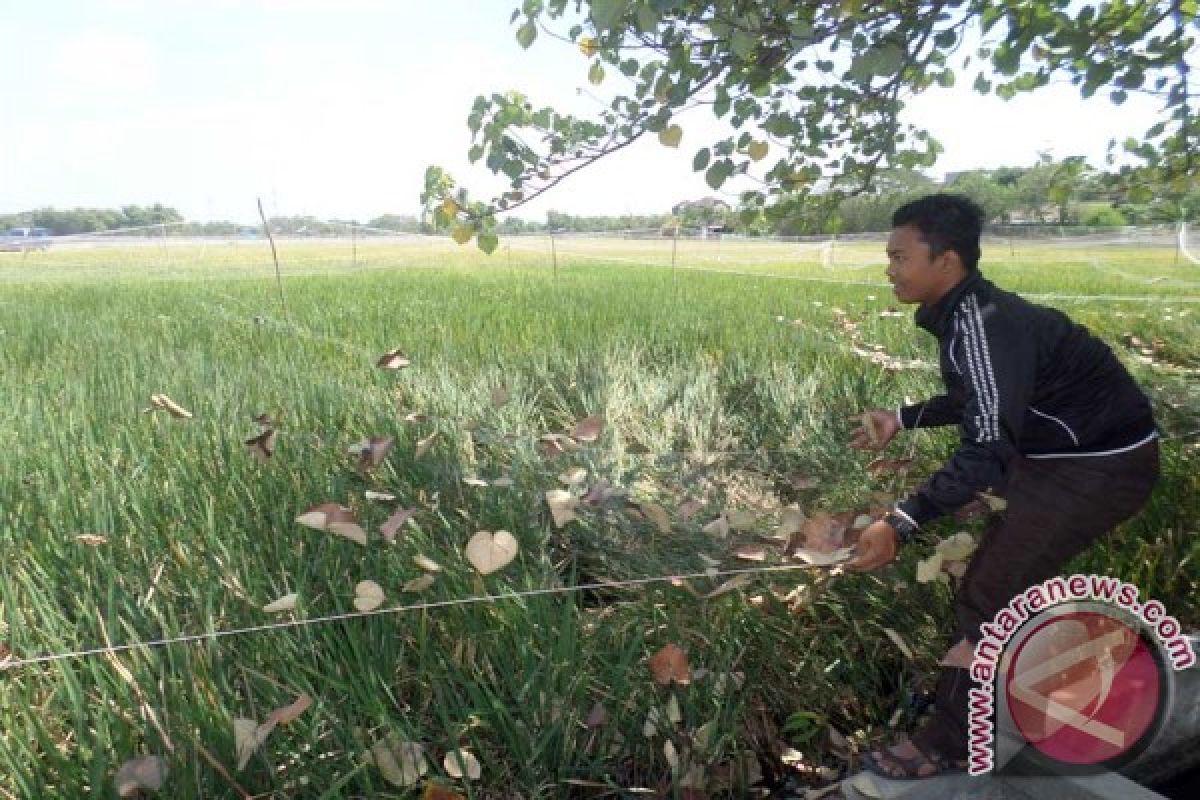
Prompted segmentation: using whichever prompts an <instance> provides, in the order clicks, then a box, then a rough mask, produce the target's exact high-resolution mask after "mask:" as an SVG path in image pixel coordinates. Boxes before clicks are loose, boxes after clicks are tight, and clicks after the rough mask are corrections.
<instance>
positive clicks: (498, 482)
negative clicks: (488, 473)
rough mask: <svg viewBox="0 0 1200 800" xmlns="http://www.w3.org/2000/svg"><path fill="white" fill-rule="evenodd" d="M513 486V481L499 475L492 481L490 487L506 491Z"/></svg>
mask: <svg viewBox="0 0 1200 800" xmlns="http://www.w3.org/2000/svg"><path fill="white" fill-rule="evenodd" d="M513 485H515V481H513V479H512V478H510V477H509V476H507V475H501V476H500V477H499V478H496V479H495V480H494V481H492V486H495V487H497V488H500V489H507V488H508V487H510V486H513Z"/></svg>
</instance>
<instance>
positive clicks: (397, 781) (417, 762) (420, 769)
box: [367, 734, 429, 787]
mask: <svg viewBox="0 0 1200 800" xmlns="http://www.w3.org/2000/svg"><path fill="white" fill-rule="evenodd" d="M367 762H368V763H372V764H374V765H375V766H376V767H378V768H379V772H380V774H381V775H383V779H384V780H386V781H387V782H388V783H390V784H392V785H393V786H401V787H404V786H412V785H413V784H415V783H416V782H417V781H419V780H421V776H423V775H424V774H425V773H426V772H428V771H429V762H428V761H427V760H426V759H425V748H424V747H422V746H421V745H420V744H418V743H416V742H406V741H404V740H403V739H401V738H400V737H399V736H398V735H396V734H390V735H389V736H388V737H387V738H385V739H382V740H380V741H378V742H376V743H375V744H373V745H371V749H370V750H369V751H368V752H367Z"/></svg>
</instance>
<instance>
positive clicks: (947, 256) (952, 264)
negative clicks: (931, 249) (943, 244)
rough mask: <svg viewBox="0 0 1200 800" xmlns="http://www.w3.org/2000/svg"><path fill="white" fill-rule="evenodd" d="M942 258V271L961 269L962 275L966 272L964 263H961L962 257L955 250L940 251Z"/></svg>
mask: <svg viewBox="0 0 1200 800" xmlns="http://www.w3.org/2000/svg"><path fill="white" fill-rule="evenodd" d="M942 258H943V259H944V260H943V261H942V271H943V272H954V271H957V270H961V271H962V273H963V274H964V275H965V274H966V272H967V267H966V265H965V264H963V261H962V257H961V256H959V254H958V251H957V250H947V251H945V252H944V253H942Z"/></svg>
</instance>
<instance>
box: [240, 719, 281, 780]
mask: <svg viewBox="0 0 1200 800" xmlns="http://www.w3.org/2000/svg"><path fill="white" fill-rule="evenodd" d="M274 728H275V726H274V725H265V724H264V725H259V724H258V721H257V720H253V719H246V718H244V717H238V718H237V719H235V720H234V721H233V747H234V750H235V751H236V753H237V769H238V771H239V772H240V771H241V770H243V769H245V768H246V765H247V764H249V763H250V759H251V758H253V757H254V754H255V753H256V752H258V748H260V747H262V745H263V742H265V741H266V740H267V737H268V736H270V735H271V731H272V730H274Z"/></svg>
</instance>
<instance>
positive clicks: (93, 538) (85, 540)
mask: <svg viewBox="0 0 1200 800" xmlns="http://www.w3.org/2000/svg"><path fill="white" fill-rule="evenodd" d="M75 541H77V542H79V543H80V544H86V545H87V546H88V547H99V546H100V545H102V544H108V537H106V536H101V535H100V534H98V533H81V534H79V535H78V536H76V537H75Z"/></svg>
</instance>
